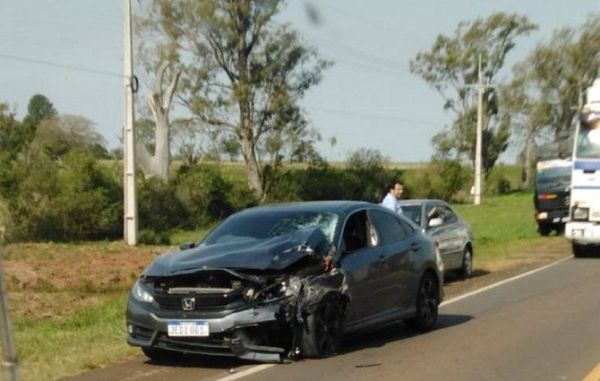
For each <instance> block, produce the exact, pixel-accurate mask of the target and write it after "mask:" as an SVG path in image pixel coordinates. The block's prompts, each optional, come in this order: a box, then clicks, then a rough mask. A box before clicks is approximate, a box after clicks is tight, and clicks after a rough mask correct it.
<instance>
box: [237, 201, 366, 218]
mask: <svg viewBox="0 0 600 381" xmlns="http://www.w3.org/2000/svg"><path fill="white" fill-rule="evenodd" d="M365 206H377V204H372V203H369V202H365V201H346V200H341V201H304V202H289V203H281V204H268V205H261V206H256V207H253V208H249V209H246V210H243V211H241V212H239V213H237V214H244V215H246V214H253V215H254V214H255V215H260V214H262V213H269V212H275V211H281V212H293V213H303V212H335V213H348V212H351V211H353V210H356V209H360V208H364V207H365Z"/></svg>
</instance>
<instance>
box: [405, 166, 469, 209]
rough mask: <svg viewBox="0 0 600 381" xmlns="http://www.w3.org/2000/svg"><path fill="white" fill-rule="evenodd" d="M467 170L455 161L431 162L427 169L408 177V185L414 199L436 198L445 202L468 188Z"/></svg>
mask: <svg viewBox="0 0 600 381" xmlns="http://www.w3.org/2000/svg"><path fill="white" fill-rule="evenodd" d="M469 178H470V175H469V172H468V169H465V168H463V166H462V165H461V163H460V162H459V161H457V160H435V159H434V160H432V161H431V162H430V163H429V164H428V165H427V167H426V168H425V169H424V170H423V171H421V172H418V173H415V174H414V175H413V176H411V177H410V182H409V183H408V186H409V188H410V189H411V192H412V195H411V196H412V197H414V198H437V199H442V200H447V201H452V200H454V199H455V197H456V195H457V194H458V193H459V192H460V191H461V190H463V189H464V188H465V187H468V180H469Z"/></svg>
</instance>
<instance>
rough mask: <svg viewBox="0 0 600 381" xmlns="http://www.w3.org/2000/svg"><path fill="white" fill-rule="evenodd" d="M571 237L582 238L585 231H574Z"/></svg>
mask: <svg viewBox="0 0 600 381" xmlns="http://www.w3.org/2000/svg"><path fill="white" fill-rule="evenodd" d="M571 235H572V236H573V238H582V237H583V229H573V230H571Z"/></svg>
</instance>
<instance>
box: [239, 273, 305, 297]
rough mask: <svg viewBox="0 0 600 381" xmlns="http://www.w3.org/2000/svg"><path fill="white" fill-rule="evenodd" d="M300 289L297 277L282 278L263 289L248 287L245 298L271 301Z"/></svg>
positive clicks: (290, 294)
mask: <svg viewBox="0 0 600 381" xmlns="http://www.w3.org/2000/svg"><path fill="white" fill-rule="evenodd" d="M299 290H300V282H299V281H298V279H296V278H292V279H289V278H280V279H277V280H276V281H275V282H273V283H271V284H270V285H268V286H266V287H265V288H263V289H261V290H258V291H257V290H256V289H254V288H246V289H245V290H244V293H243V298H244V300H245V301H246V302H247V303H248V302H270V301H273V300H278V299H281V298H285V297H289V296H292V295H295V294H296V293H297V292H298V291H299Z"/></svg>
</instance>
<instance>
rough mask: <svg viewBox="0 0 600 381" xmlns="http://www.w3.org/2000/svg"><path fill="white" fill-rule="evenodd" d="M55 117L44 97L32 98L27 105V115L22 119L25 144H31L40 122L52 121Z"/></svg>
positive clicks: (36, 96)
mask: <svg viewBox="0 0 600 381" xmlns="http://www.w3.org/2000/svg"><path fill="white" fill-rule="evenodd" d="M57 115H58V112H57V111H56V109H55V108H54V105H53V104H52V102H50V100H49V99H48V98H47V97H46V96H44V95H42V94H35V95H34V96H32V97H31V98H30V99H29V104H28V105H27V115H26V116H25V118H24V119H23V127H24V140H25V142H26V143H29V142H31V140H32V139H33V137H34V136H35V132H36V130H37V128H38V125H39V124H40V122H42V121H44V120H50V119H53V118H55V117H56V116H57Z"/></svg>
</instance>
